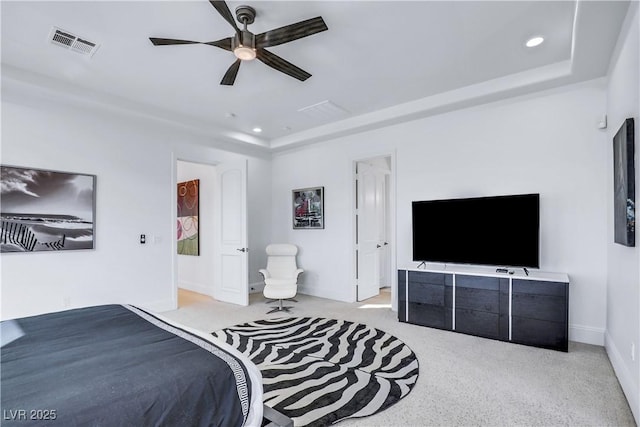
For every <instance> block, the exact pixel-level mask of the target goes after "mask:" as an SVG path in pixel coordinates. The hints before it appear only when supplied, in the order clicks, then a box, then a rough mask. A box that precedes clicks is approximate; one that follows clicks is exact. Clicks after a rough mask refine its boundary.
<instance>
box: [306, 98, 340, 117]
mask: <svg viewBox="0 0 640 427" xmlns="http://www.w3.org/2000/svg"><path fill="white" fill-rule="evenodd" d="M298 112H300V113H303V114H306V115H307V116H309V117H311V118H314V119H320V120H335V119H339V118H342V117H346V116H348V115H349V112H348V111H347V110H345V109H344V108H342V107H339V106H337V105H336V104H334V103H333V102H331V101H322V102H319V103H317V104H313V105H310V106H308V107H304V108H301V109H299V110H298Z"/></svg>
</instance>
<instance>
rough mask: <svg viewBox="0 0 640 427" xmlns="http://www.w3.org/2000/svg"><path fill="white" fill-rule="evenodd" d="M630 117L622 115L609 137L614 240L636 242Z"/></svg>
mask: <svg viewBox="0 0 640 427" xmlns="http://www.w3.org/2000/svg"><path fill="white" fill-rule="evenodd" d="M633 156H634V124H633V119H626V120H625V121H624V123H623V124H622V126H621V127H620V129H619V130H618V133H616V135H615V136H614V137H613V185H614V190H613V191H614V193H613V205H614V214H613V215H614V221H613V224H614V226H613V229H614V230H613V234H614V241H615V242H616V243H620V244H621V245H624V246H635V245H636V208H635V205H636V196H635V167H634V163H633Z"/></svg>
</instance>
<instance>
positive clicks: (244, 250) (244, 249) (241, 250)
mask: <svg viewBox="0 0 640 427" xmlns="http://www.w3.org/2000/svg"><path fill="white" fill-rule="evenodd" d="M236 251H240V252H249V248H240V249H236Z"/></svg>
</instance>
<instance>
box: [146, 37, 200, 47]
mask: <svg viewBox="0 0 640 427" xmlns="http://www.w3.org/2000/svg"><path fill="white" fill-rule="evenodd" d="M149 40H151V43H153V45H154V46H168V45H172V44H201V42H194V41H191V40H176V39H160V38H157V37H149Z"/></svg>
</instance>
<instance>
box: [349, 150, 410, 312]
mask: <svg viewBox="0 0 640 427" xmlns="http://www.w3.org/2000/svg"><path fill="white" fill-rule="evenodd" d="M380 157H389V158H390V159H391V165H390V168H391V173H390V174H389V200H387V202H388V203H389V218H388V221H389V225H390V227H389V229H390V235H389V236H388V237H389V246H390V250H389V257H390V259H391V266H390V270H391V309H392V310H393V311H397V310H398V307H397V297H396V295H397V293H398V277H397V274H395V273H394V272H395V271H396V270H397V259H396V256H397V247H396V246H397V244H396V228H397V221H396V210H397V206H396V200H397V198H396V181H397V180H396V169H397V168H396V152H395V150H391V151H381V152H375V153H368V154H366V155H360V156H354V157H352V158H351V162H350V164H349V166H350V168H351V171H350V172H351V185H350V190H349V193H350V199H351V247H352V250H351V283H352V289H351V300H352V302H357V301H358V288H357V286H358V282H357V279H356V272H357V269H358V258H357V256H356V238H357V229H356V195H357V192H356V179H357V177H356V165H357V163H358V162H365V161H367V160H372V159H377V158H380Z"/></svg>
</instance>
